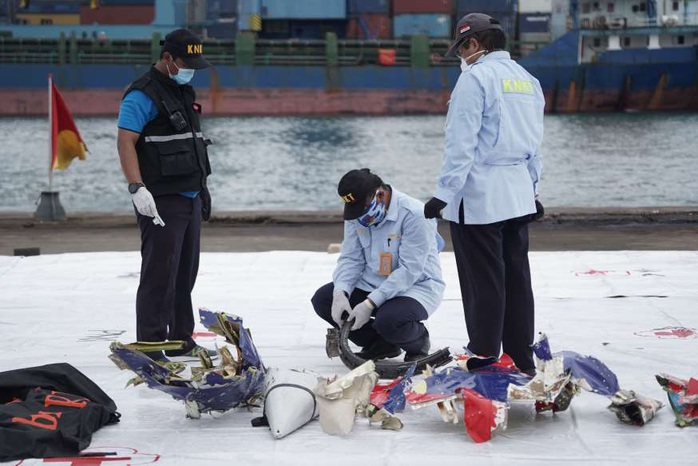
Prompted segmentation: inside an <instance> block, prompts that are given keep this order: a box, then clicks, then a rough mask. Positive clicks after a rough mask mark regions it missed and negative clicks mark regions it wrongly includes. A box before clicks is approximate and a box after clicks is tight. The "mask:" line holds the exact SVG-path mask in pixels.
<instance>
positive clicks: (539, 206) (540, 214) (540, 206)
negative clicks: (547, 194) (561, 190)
mask: <svg viewBox="0 0 698 466" xmlns="http://www.w3.org/2000/svg"><path fill="white" fill-rule="evenodd" d="M544 215H545V208H544V207H543V204H541V202H540V201H539V200H538V199H536V213H535V214H531V221H532V222H535V221H537V220H540V219H542V218H543V216H544Z"/></svg>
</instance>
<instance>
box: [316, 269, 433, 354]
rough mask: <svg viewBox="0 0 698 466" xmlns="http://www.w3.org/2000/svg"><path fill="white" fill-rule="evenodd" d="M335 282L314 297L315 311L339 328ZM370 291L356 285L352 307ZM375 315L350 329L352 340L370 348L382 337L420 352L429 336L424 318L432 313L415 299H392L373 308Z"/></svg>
mask: <svg viewBox="0 0 698 466" xmlns="http://www.w3.org/2000/svg"><path fill="white" fill-rule="evenodd" d="M333 291H334V284H333V283H328V284H327V285H324V286H322V287H320V289H318V290H317V291H316V292H315V295H314V296H313V297H312V299H311V300H310V301H311V302H312V303H313V308H314V309H315V313H316V314H317V315H318V316H320V317H321V318H322V319H323V320H324V321H325V322H327V323H328V324H330V325H331V326H333V327H335V328H337V324H336V323H335V322H334V320H332V292H333ZM368 295H369V292H368V291H364V290H360V289H358V288H355V289H354V291H353V292H352V294H351V296H350V297H349V304H351V306H352V308H353V307H354V306H356V305H357V304H359V303H360V302H361V301H363V300H365V299H366V298H367V297H368ZM373 316H374V318H373V319H371V320H369V321H368V323H367V324H366V325H364V326H363V327H361V328H360V329H358V330H354V331H353V332H349V339H350V340H351V341H352V342H354V343H355V344H357V345H359V346H362V347H367V346H370V345H371V344H372V343H373V342H375V341H377V340H378V339H380V338H382V339H384V340H385V341H387V342H388V343H392V344H394V345H398V346H399V347H400V348H402V349H404V350H405V351H406V352H408V353H417V352H419V350H420V349H422V347H423V346H424V344H425V343H426V339H427V338H429V333H428V332H427V329H426V327H425V326H424V324H422V322H421V321H422V320H427V318H428V317H429V314H428V313H427V310H426V309H424V306H422V304H421V303H420V302H419V301H417V300H416V299H414V298H408V297H406V296H398V297H396V298H393V299H389V300H387V301H386V302H384V303H383V304H382V305H381V306H379V307H377V308H376V309H374V310H373Z"/></svg>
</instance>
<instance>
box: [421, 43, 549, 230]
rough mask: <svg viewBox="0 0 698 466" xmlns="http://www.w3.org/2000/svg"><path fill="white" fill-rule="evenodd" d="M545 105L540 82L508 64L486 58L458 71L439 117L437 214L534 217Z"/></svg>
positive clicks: (474, 219)
mask: <svg viewBox="0 0 698 466" xmlns="http://www.w3.org/2000/svg"><path fill="white" fill-rule="evenodd" d="M544 107H545V99H544V97H543V91H542V89H541V87H540V83H539V82H538V80H537V79H536V78H534V77H533V76H531V75H530V74H529V73H528V72H527V71H526V70H525V69H523V68H522V67H521V66H519V65H518V64H517V63H516V62H514V61H513V60H511V58H510V56H509V52H503V51H500V52H491V53H489V54H487V55H485V56H483V57H482V58H480V59H479V60H478V61H476V62H475V63H474V64H473V65H472V66H471V67H470V69H468V70H466V71H464V72H463V73H461V75H460V77H459V78H458V82H457V83H456V87H455V88H454V89H453V92H452V93H451V100H450V103H449V108H448V115H447V117H446V143H445V147H444V159H443V166H442V169H441V175H440V177H439V181H438V186H437V190H436V193H435V195H434V196H435V197H437V198H439V199H441V200H442V201H444V202H446V203H447V204H448V205H447V206H446V207H445V208H444V210H443V212H442V215H443V218H445V219H446V220H450V221H452V222H458V221H459V219H458V209H459V206H460V203H461V201H463V212H464V223H465V224H475V225H482V224H489V223H495V222H499V221H502V220H507V219H511V218H516V217H521V216H523V215H527V214H531V213H533V212H535V211H536V207H535V198H534V194H535V193H537V189H538V180H540V175H541V155H540V145H541V142H542V140H543V110H544Z"/></svg>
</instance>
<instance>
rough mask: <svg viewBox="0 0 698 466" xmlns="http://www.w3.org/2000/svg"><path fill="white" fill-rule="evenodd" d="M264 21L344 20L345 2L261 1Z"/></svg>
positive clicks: (336, 0) (345, 14)
mask: <svg viewBox="0 0 698 466" xmlns="http://www.w3.org/2000/svg"><path fill="white" fill-rule="evenodd" d="M261 2H262V8H261V12H262V18H265V19H345V18H346V17H347V3H346V0H302V1H293V2H290V1H288V0H261Z"/></svg>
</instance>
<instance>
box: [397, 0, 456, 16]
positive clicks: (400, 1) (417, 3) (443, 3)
mask: <svg viewBox="0 0 698 466" xmlns="http://www.w3.org/2000/svg"><path fill="white" fill-rule="evenodd" d="M392 1H393V15H402V14H415V13H446V14H449V15H450V14H451V12H452V8H453V4H452V3H451V0H392Z"/></svg>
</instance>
